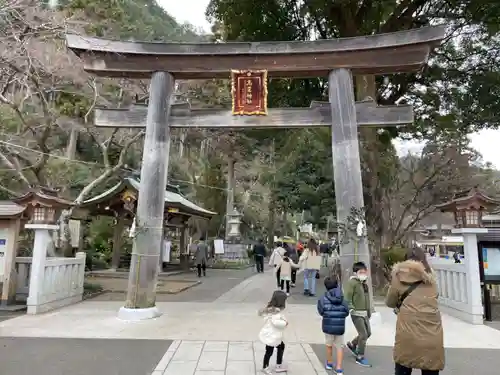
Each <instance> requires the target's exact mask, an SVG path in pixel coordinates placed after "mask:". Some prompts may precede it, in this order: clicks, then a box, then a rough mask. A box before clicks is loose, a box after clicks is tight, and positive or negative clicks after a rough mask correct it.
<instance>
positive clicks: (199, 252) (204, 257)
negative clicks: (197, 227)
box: [194, 237, 208, 277]
mask: <svg viewBox="0 0 500 375" xmlns="http://www.w3.org/2000/svg"><path fill="white" fill-rule="evenodd" d="M207 261H208V245H207V244H206V243H205V237H201V238H200V242H199V243H198V246H197V247H196V252H195V254H194V262H195V264H196V268H197V270H198V277H201V271H202V270H203V276H207Z"/></svg>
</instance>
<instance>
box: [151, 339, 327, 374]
mask: <svg viewBox="0 0 500 375" xmlns="http://www.w3.org/2000/svg"><path fill="white" fill-rule="evenodd" d="M285 356H286V358H287V359H288V360H287V361H286V364H287V367H288V371H287V373H288V374H290V375H293V374H296V375H299V374H308V375H313V374H320V375H326V374H327V373H326V371H325V370H324V369H323V366H322V364H321V363H320V362H319V360H318V358H317V357H316V355H315V354H314V351H313V350H312V348H311V346H310V345H308V344H298V343H295V344H287V346H286V349H285ZM263 357H264V346H263V345H262V344H261V343H260V342H255V341H254V342H251V341H247V342H245V341H229V342H228V341H175V342H174V343H173V344H172V345H171V346H170V348H169V350H168V351H167V352H166V353H165V355H164V356H163V358H162V359H161V360H160V362H159V363H158V365H157V366H156V368H155V370H154V371H153V373H152V375H228V374H231V375H232V374H235V375H236V374H237V375H256V374H258V373H260V370H261V368H262V359H263ZM271 363H272V362H271Z"/></svg>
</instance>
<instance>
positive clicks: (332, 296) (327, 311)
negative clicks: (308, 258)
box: [317, 277, 349, 374]
mask: <svg viewBox="0 0 500 375" xmlns="http://www.w3.org/2000/svg"><path fill="white" fill-rule="evenodd" d="M325 287H326V293H325V294H324V295H323V296H322V297H321V298H320V299H319V300H318V306H317V308H318V313H319V315H321V317H322V318H323V320H322V322H321V328H322V330H323V333H324V334H325V345H326V364H325V368H326V369H327V370H333V367H334V365H333V347H335V350H336V362H335V372H336V373H337V374H343V373H344V371H343V370H342V361H343V359H344V346H345V343H344V333H345V320H346V318H347V317H348V316H349V307H348V306H347V303H346V302H345V300H344V298H343V297H342V289H341V288H340V286H339V283H338V281H337V280H336V279H331V278H329V277H326V278H325Z"/></svg>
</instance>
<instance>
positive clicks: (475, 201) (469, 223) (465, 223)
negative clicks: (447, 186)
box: [436, 187, 500, 228]
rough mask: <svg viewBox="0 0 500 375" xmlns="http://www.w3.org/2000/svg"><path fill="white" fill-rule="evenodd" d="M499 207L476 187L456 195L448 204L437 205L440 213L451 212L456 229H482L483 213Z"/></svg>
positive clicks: (499, 203) (499, 202) (496, 201)
mask: <svg viewBox="0 0 500 375" xmlns="http://www.w3.org/2000/svg"><path fill="white" fill-rule="evenodd" d="M499 205H500V201H498V200H496V199H493V198H490V197H488V196H487V195H486V194H484V193H483V192H481V191H480V190H479V189H478V188H477V187H474V188H472V189H471V190H466V191H463V192H460V193H457V194H455V195H454V196H453V199H452V200H451V201H449V202H446V203H443V204H440V205H437V206H436V207H437V208H438V209H439V210H440V211H441V212H452V213H453V215H454V218H455V227H456V228H482V227H483V221H482V218H483V213H484V212H488V211H490V210H492V209H493V208H495V207H497V206H499Z"/></svg>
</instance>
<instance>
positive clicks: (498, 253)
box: [483, 247, 500, 281]
mask: <svg viewBox="0 0 500 375" xmlns="http://www.w3.org/2000/svg"><path fill="white" fill-rule="evenodd" d="M483 267H484V279H485V281H500V249H498V248H491V247H488V248H485V247H483Z"/></svg>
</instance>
